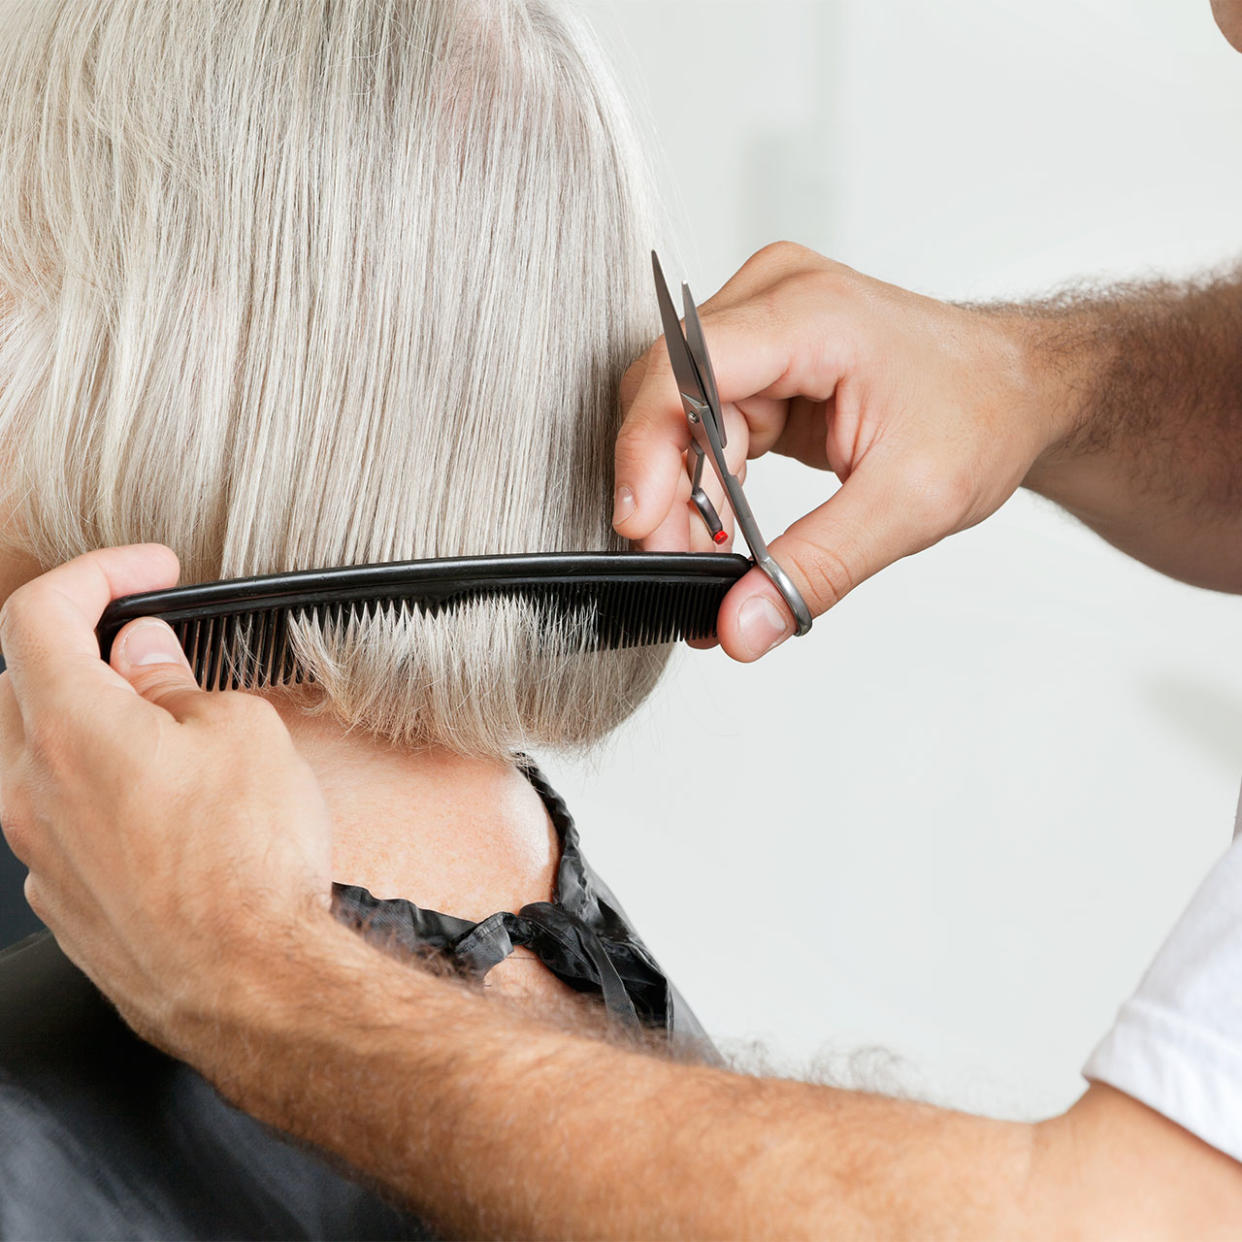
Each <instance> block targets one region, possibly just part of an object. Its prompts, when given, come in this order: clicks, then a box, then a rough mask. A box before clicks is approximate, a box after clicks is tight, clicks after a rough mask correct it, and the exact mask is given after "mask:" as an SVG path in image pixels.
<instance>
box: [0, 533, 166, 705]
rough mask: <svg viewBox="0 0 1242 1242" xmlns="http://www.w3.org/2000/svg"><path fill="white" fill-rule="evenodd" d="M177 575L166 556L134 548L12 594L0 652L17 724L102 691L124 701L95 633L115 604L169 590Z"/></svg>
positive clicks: (0, 614)
mask: <svg viewBox="0 0 1242 1242" xmlns="http://www.w3.org/2000/svg"><path fill="white" fill-rule="evenodd" d="M178 572H179V566H178V563H177V556H176V553H174V552H173V551H172V549H171V548H166V547H165V546H164V545H163V544H160V543H137V544H129V545H127V546H125V547H119V548H100V549H99V550H98V551H95V552H87V553H86V554H85V555H84V556H79V557H75V558H74V559H73V560H71V561H66V562H65V564H63V565H57V566H56V568H55V569H52V570H49V571H48V572H47V573H45V574H42V575H41V576H40V577H38V578H35V579H34V580H33V581H31V582H27V583H26V584H25V586H21V587H18V589H17V590H16V591H14V592H13V594H12V595H10V596H9V598H8V599H7V600H5V602H4V605H3V607H0V650H3V652H4V659H5V663H6V665H7V672H8V673H9V676H10V678H11V684H12V686H13V692H14V694H15V696H16V698H17V702H18V704H19V706H20V707H21V709H22V717H23V719H24V720H26V719H27V718H28V717H27V713H28V711H29V710H30V709H31V708H34V707H39V708H43V707H48V708H49V709H50V710H57V709H58V708H62V707H64V706H66V705H67V704H69V703H81V701H82V697H83V695H84V694H90V693H91V691H92V690H98V689H99V688H101V687H102V686H105V685H114V686H120V687H124V688H125V689H126V690H128V691H130V692H131V693H132V689H131V687H130V685H129V683H128V682H127V681H126V680H125V679H124V678H123V677H122V676H121V675H120V674H119V673H117V672H115V671H114V670H113V669H112V668H110V667H109V666H108V665H107V664H106V663H104V661H103V660H101V659H100V656H99V642H98V640H97V639H96V637H95V626H96V625H97V624H98V622H99V618H100V617H101V616H102V615H103V610H104V609H105V608H106V607H107V606H108V604H109V603H110V602H111V601H112V600H114V599H116V598H117V597H118V596H121V595H132V594H135V593H136V592H139V591H158V590H161V589H162V588H164V587H170V586H174V585H176V582H177V575H178Z"/></svg>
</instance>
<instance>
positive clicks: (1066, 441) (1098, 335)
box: [994, 274, 1242, 591]
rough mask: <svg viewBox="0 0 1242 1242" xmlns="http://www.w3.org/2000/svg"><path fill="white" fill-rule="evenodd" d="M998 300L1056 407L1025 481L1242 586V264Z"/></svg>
mask: <svg viewBox="0 0 1242 1242" xmlns="http://www.w3.org/2000/svg"><path fill="white" fill-rule="evenodd" d="M994 313H996V314H998V315H1001V316H1002V317H1005V318H1007V319H1009V321H1010V322H1011V323H1012V325H1013V327H1014V331H1015V334H1016V335H1017V337H1018V338H1019V339H1021V340H1022V342H1023V344H1024V348H1025V350H1026V354H1027V358H1028V360H1029V367H1030V373H1031V375H1032V376H1033V381H1032V382H1033V383H1035V384H1036V385H1037V386H1038V387H1039V390H1040V399H1041V400H1042V401H1043V402H1044V403H1046V404H1048V405H1050V406H1053V407H1055V409H1056V411H1057V416H1058V426H1059V429H1060V433H1061V434H1060V435H1059V436H1058V438H1057V439H1056V441H1055V442H1054V443H1053V444H1052V445H1051V446H1050V447H1049V448H1048V450H1047V451H1046V452H1045V453H1044V454H1043V455H1042V456H1041V457H1040V459H1039V460H1038V461H1037V462H1036V464H1035V466H1034V468H1033V469H1032V470H1031V472H1030V474H1029V475H1028V477H1027V479H1026V485H1027V486H1028V487H1030V488H1031V489H1032V490H1034V491H1036V492H1039V493H1041V494H1042V495H1045V496H1047V497H1049V498H1051V499H1052V500H1055V501H1057V502H1058V503H1059V504H1061V505H1063V506H1064V507H1065V508H1066V509H1068V510H1069V511H1070V512H1071V513H1073V514H1075V515H1076V516H1077V517H1079V518H1081V519H1082V520H1083V521H1084V522H1086V523H1087V524H1088V525H1090V526H1091V527H1092V528H1093V529H1095V530H1096V531H1098V532H1099V533H1100V534H1101V535H1103V536H1104V538H1105V539H1107V540H1109V541H1110V542H1111V543H1113V544H1115V545H1116V546H1117V547H1119V548H1121V549H1122V550H1123V551H1125V552H1128V553H1130V554H1131V555H1133V556H1136V557H1138V558H1139V559H1140V560H1143V561H1145V562H1147V563H1148V564H1150V565H1152V566H1153V567H1155V568H1156V569H1159V570H1161V571H1162V572H1164V573H1168V574H1170V575H1172V576H1174V577H1178V578H1182V579H1184V580H1186V581H1189V582H1193V583H1195V584H1197V585H1201V586H1207V587H1212V588H1215V589H1220V590H1230V591H1239V590H1242V503H1240V502H1242V275H1237V274H1235V275H1231V276H1228V277H1221V278H1219V279H1216V280H1212V281H1202V282H1196V283H1194V284H1172V283H1158V284H1151V285H1136V286H1128V287H1121V288H1118V289H1116V290H1114V291H1112V292H1111V293H1109V294H1107V295H1103V296H1096V297H1083V298H1075V297H1066V298H1062V299H1057V300H1054V301H1051V302H1048V303H1043V304H1036V305H1032V306H1027V307H1022V308H1016V307H1015V308H997V309H996V310H995V311H994Z"/></svg>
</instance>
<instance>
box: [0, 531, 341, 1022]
mask: <svg viewBox="0 0 1242 1242" xmlns="http://www.w3.org/2000/svg"><path fill="white" fill-rule="evenodd" d="M176 580H177V559H176V557H175V556H174V555H173V553H172V552H171V551H169V549H167V548H165V547H162V546H161V545H158V544H141V545H136V546H133V547H123V548H107V549H104V550H103V551H99V552H92V553H90V554H89V555H87V556H81V557H78V559H77V560H74V561H70V562H69V563H68V564H65V565H61V566H59V567H57V568H56V569H54V570H52V571H51V572H50V573H47V574H44V575H43V576H42V577H40V578H36V579H35V580H34V581H33V582H30V583H28V584H27V585H25V586H23V587H21V588H20V589H19V590H17V591H16V592H14V594H13V595H12V596H11V597H10V598H9V599H8V601H7V602H6V603H5V605H4V607H3V609H2V610H0V646H2V647H3V650H4V655H5V658H6V660H7V662H8V670H7V671H6V672H5V673H4V674H3V675H0V823H2V824H3V826H4V835H5V837H6V839H7V840H8V842H9V845H10V846H11V847H12V849H13V852H14V853H15V854H16V855H17V856H18V857H19V858H20V859H21V860H22V861H23V862H24V863H25V864H26V865H27V867H29V868H30V875H29V877H28V878H27V881H26V896H27V899H28V900H29V902H30V905H31V908H32V909H33V910H34V912H35V913H36V914H37V915H38V916H39V917H40V918H41V919H42V920H43V921H44V922H45V923H46V924H47V925H48V926H49V927H50V928H51V929H52V931H53V932H54V933H55V934H56V938H57V940H58V941H59V942H60V945H61V947H62V948H63V949H64V951H65V952H66V953H67V954H68V955H69V957H71V958H72V959H73V960H74V961H75V962H76V963H77V964H78V965H79V966H80V967H81V968H82V969H83V970H84V971H85V972H86V974H88V975H89V976H90V977H91V978H92V979H93V980H95V982H96V983H98V984H99V985H100V987H101V988H102V989H103V990H104V991H105V992H107V993H108V995H109V996H111V997H112V999H113V1000H114V1001H115V1002H116V1003H117V1006H118V1008H119V1009H120V1010H121V1012H122V1014H124V1016H125V1017H126V1018H127V1020H128V1021H130V1023H131V1024H132V1025H134V1026H135V1028H136V1029H138V1030H139V1031H140V1032H141V1033H143V1034H146V1035H148V1037H150V1038H153V1039H156V1040H158V1041H159V1042H163V1043H165V1046H169V1045H170V1044H171V1043H175V1039H172V1038H170V1033H169V1029H168V1027H169V1023H170V1013H172V1012H177V1013H180V1014H181V1015H182V1016H186V1017H193V1015H195V1014H199V1015H202V1016H206V1011H207V1010H209V1009H211V1008H213V1007H214V1006H215V1005H216V1004H217V1003H218V1002H219V1000H220V999H221V998H222V997H223V996H225V995H226V994H228V993H229V992H230V991H233V992H237V991H243V992H244V990H245V984H246V980H245V979H244V978H238V977H236V975H235V974H234V973H232V972H234V971H235V969H236V965H237V963H238V962H239V961H257V960H258V959H259V956H260V955H259V954H258V953H257V952H254V951H252V950H253V947H254V946H251V945H249V944H248V943H247V938H250V940H255V941H257V940H258V939H260V938H269V937H275V938H279V937H280V936H281V935H282V934H285V933H288V934H290V935H292V934H294V929H295V928H296V927H297V926H298V925H299V922H300V921H301V920H304V919H305V918H306V917H307V916H308V915H310V914H311V913H313V912H314V911H315V910H316V908H324V909H326V908H327V904H328V897H329V892H330V887H331V886H330V878H329V858H330V840H329V818H328V811H327V807H326V805H325V803H324V800H323V795H322V793H321V791H320V789H319V786H318V784H317V783H316V781H315V778H314V776H313V774H312V773H311V770H310V768H309V767H307V765H306V764H305V763H304V762H303V760H302V759H301V757H300V756H299V755H298V754H297V752H296V750H295V749H294V747H293V743H292V741H291V739H290V737H289V734H288V732H287V731H286V729H285V727H284V725H283V724H282V722H281V720H280V717H279V716H278V715H277V713H276V711H275V710H274V709H273V708H272V707H271V706H270V705H269V704H267V703H266V702H264V701H263V700H262V699H260V698H257V697H255V696H253V695H247V694H243V693H217V694H206V693H204V692H203V691H201V690H199V688H198V686H197V685H196V684H195V682H194V679H193V676H192V675H191V672H190V669H189V666H188V665H187V664H186V662H185V658H184V656H183V655H182V654H181V650H180V647H179V646H178V645H177V642H176V639H175V637H174V635H173V633H172V631H171V630H170V629H169V628H168V627H167V626H166V625H165V624H164V623H163V622H162V621H152V620H150V619H145V620H139V621H134V622H131V623H130V624H129V625H127V626H126V627H125V629H123V630H122V631H121V633H120V635H119V636H118V640H117V642H116V643H115V645H114V647H113V652H112V661H111V667H109V665H107V664H105V663H103V661H102V660H100V658H99V646H98V643H97V642H96V639H95V634H94V628H95V624H96V622H97V621H98V620H99V616H100V614H101V613H102V612H103V610H104V607H105V606H106V605H107V603H108V602H109V600H111V599H114V598H115V597H117V596H119V595H126V594H129V593H131V592H136V591H150V590H158V589H160V588H163V587H168V586H172V585H173V584H175V582H176ZM170 928H175V929H176V930H175V931H174V932H171V933H170V931H169V929H170Z"/></svg>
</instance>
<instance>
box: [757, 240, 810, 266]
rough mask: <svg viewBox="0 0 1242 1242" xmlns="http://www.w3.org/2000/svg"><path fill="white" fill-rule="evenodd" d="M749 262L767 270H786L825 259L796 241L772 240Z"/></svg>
mask: <svg viewBox="0 0 1242 1242" xmlns="http://www.w3.org/2000/svg"><path fill="white" fill-rule="evenodd" d="M750 262H751V263H754V264H756V265H757V266H761V267H764V268H766V269H769V270H776V271H781V272H786V271H790V270H793V269H795V268H799V267H808V266H817V265H819V264H821V263H825V262H827V260H826V259H825V258H824V256H823V255H821V254H818V253H816V252H815V251H814V250H812V249H810V247H808V246H802V245H799V243H798V242H793V241H774V242H769V243H768V245H766V246H764V247H763V249H762V250H759V251H757V252H756V253H755V254H754V255H753V256H752V258H751V260H750Z"/></svg>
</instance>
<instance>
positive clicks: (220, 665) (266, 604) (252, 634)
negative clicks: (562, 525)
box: [95, 552, 754, 690]
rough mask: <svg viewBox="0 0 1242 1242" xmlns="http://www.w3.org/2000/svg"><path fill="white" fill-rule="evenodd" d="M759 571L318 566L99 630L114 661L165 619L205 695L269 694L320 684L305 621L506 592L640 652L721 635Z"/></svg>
mask: <svg viewBox="0 0 1242 1242" xmlns="http://www.w3.org/2000/svg"><path fill="white" fill-rule="evenodd" d="M753 565H754V562H753V561H749V560H747V559H746V558H745V557H743V556H734V555H730V554H717V553H694V552H670V553H662V552H611V553H609V552H601V553H566V552H555V553H539V554H534V555H529V556H468V557H457V558H452V559H448V558H445V559H440V560H423V561H395V562H389V563H386V564H380V565H355V566H348V567H344V568H338V569H309V570H302V571H300V572H297V573H287V574H265V575H263V576H262V577H257V578H235V579H231V580H230V581H227V582H203V583H198V584H196V585H192V586H184V587H174V588H172V589H170V590H167V591H149V592H146V593H144V594H141V595H126V596H123V597H122V598H120V599H116V600H113V601H112V603H110V604H109V605H108V607H107V608H106V609H105V610H104V614H103V616H102V617H101V618H100V621H99V624H98V626H96V628H95V632H96V634H97V636H98V638H99V650H100V654H101V656H102V657H103V659H105V660H107V659H108V658H109V657H110V655H111V654H112V643H113V640H114V639H115V638H116V635H117V631H118V630H120V628H121V627H122V626H123V625H125V623H126V622H128V621H132V620H133V619H134V618H135V617H159V618H160V619H161V620H162V621H166V622H167V623H168V624H169V625H170V626H171V627H172V629H173V632H174V633H175V634H176V635H177V639H178V641H179V642H180V643H181V646H182V649H183V650H184V651H185V653H186V658H187V659H188V660H189V662H190V667H191V668H192V669H193V670H194V677H195V679H196V680H197V682H198V684H199V685H200V686H202V687H203V689H204V690H230V689H231V690H236V689H258V688H260V687H262V686H280V685H290V684H298V683H300V682H303V681H306V680H308V677H307V674H306V672H305V670H304V669H302V668H300V667H298V666H297V661H296V659H295V657H294V654H293V651H292V650H291V648H290V644H289V619H290V617H293V616H297V617H300V618H307V619H310V620H312V621H321V622H341V621H344V620H347V619H348V618H349V617H350V616H351V615H353V616H357V617H373V616H375V615H376V614H377V613H378V612H380V611H381V610H383V609H388V608H402V607H404V608H407V609H408V608H417V609H419V610H420V611H422V612H424V613H429V614H432V615H435V614H437V613H439V612H441V611H442V610H445V609H452V608H454V607H456V606H458V605H460V604H462V603H465V602H467V601H469V600H476V599H484V598H489V597H496V596H506V597H509V598H513V599H525V600H529V601H531V602H532V603H534V604H535V605H536V607H537V608H538V609H540V610H542V612H543V615H545V616H547V618H548V619H549V622H554V621H555V620H556V619H557V618H571V619H573V620H575V622H579V623H583V624H584V629H583V635H584V644H585V645H584V649H586V650H593V649H601V648H619V647H636V646H641V645H645V644H650V643H664V642H673V641H676V640H678V639H683V638H690V639H701V638H712V637H714V636H715V633H716V614H717V612H718V611H719V609H720V603H721V600H723V599H724V597H725V594H726V592H727V591H728V590H729V588H730V587H731V586H732V585H733V584H734V583H735V582H736V581H737V580H738V579H739V578H740V577H741V576H742V575H743V574H744V573H746V571H747V570H749V569H751V568H752V567H753ZM239 651H247V652H249V658H248V659H247V660H244V661H242V660H239V658H238V654H237V653H238V652H239Z"/></svg>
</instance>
